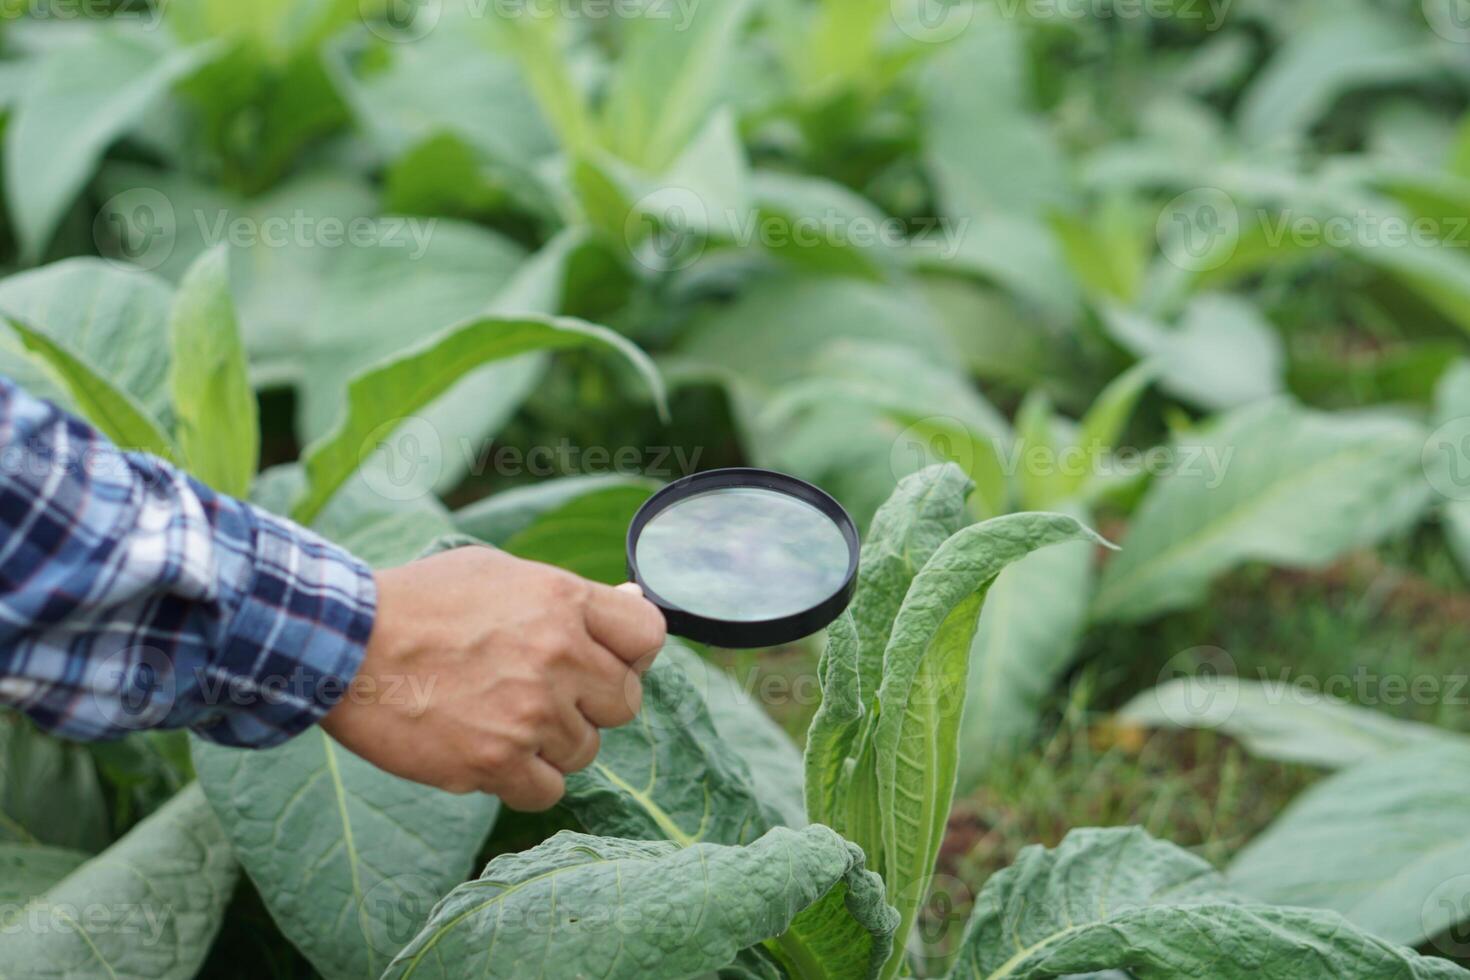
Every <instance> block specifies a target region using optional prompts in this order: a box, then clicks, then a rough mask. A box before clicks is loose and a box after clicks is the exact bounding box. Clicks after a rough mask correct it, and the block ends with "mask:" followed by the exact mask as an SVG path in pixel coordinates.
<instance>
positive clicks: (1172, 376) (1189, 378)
mask: <svg viewBox="0 0 1470 980" xmlns="http://www.w3.org/2000/svg"><path fill="white" fill-rule="evenodd" d="M1103 324H1104V326H1106V327H1107V328H1108V330H1109V332H1110V333H1111V334H1112V335H1113V338H1114V339H1115V340H1117V341H1118V342H1119V343H1120V344H1122V345H1123V346H1124V347H1126V348H1128V349H1129V350H1131V351H1132V352H1133V353H1134V354H1135V355H1137V356H1138V357H1141V358H1152V359H1154V360H1155V361H1156V363H1157V369H1158V376H1159V383H1160V385H1161V386H1162V387H1163V388H1164V390H1165V391H1167V392H1169V393H1170V394H1172V395H1174V396H1175V397H1177V398H1180V399H1182V400H1184V401H1186V402H1188V403H1190V404H1192V405H1197V406H1199V407H1200V408H1204V409H1209V410H1224V409H1230V408H1236V407H1238V406H1241V405H1247V404H1250V403H1251V402H1254V401H1258V400H1260V399H1263V398H1269V397H1270V396H1272V395H1278V394H1280V393H1281V392H1282V390H1283V389H1284V387H1285V380H1284V378H1285V370H1286V354H1285V351H1284V350H1283V348H1282V344H1281V339H1280V338H1279V337H1277V335H1276V333H1275V331H1274V330H1273V329H1272V328H1271V325H1270V324H1269V323H1267V322H1266V320H1265V318H1264V317H1262V316H1261V314H1260V311H1259V310H1257V309H1256V307H1255V306H1254V304H1252V303H1250V302H1248V301H1245V300H1241V299H1237V298H1234V297H1228V296H1219V295H1204V296H1197V297H1195V298H1194V299H1193V300H1192V301H1191V302H1190V304H1189V308H1188V309H1187V310H1186V311H1185V314H1184V318H1183V320H1182V322H1181V323H1180V324H1179V326H1177V327H1174V328H1169V327H1165V326H1162V325H1161V324H1158V323H1154V322H1153V321H1151V320H1149V319H1148V318H1147V317H1146V316H1145V315H1144V314H1141V313H1138V312H1135V311H1132V310H1123V309H1119V308H1105V309H1104V310H1103Z"/></svg>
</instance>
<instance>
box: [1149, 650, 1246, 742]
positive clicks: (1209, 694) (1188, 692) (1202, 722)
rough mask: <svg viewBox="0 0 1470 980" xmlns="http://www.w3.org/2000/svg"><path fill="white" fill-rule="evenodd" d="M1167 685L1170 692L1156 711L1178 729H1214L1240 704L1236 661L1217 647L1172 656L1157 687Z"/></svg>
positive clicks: (1182, 651) (1227, 652)
mask: <svg viewBox="0 0 1470 980" xmlns="http://www.w3.org/2000/svg"><path fill="white" fill-rule="evenodd" d="M1166 684H1167V685H1170V687H1171V689H1170V692H1168V693H1167V694H1166V695H1165V696H1164V697H1162V698H1160V700H1159V710H1160V711H1161V712H1162V713H1163V715H1164V717H1165V718H1167V719H1169V721H1170V722H1171V723H1173V724H1174V725H1177V726H1178V727H1180V728H1214V727H1217V726H1219V725H1221V724H1223V723H1224V722H1225V721H1227V720H1228V719H1229V718H1230V717H1231V716H1232V715H1234V714H1235V708H1236V706H1237V705H1238V704H1239V703H1240V684H1239V682H1238V679H1237V676H1236V667H1235V658H1234V657H1232V656H1230V653H1229V651H1226V650H1222V649H1221V648H1219V647H1208V646H1206V647H1191V648H1189V649H1188V650H1181V651H1179V652H1178V653H1176V654H1174V656H1172V657H1170V658H1169V662H1168V663H1166V664H1165V665H1164V669H1163V670H1161V671H1159V679H1158V686H1159V687H1163V686H1164V685H1166ZM1176 689H1177V692H1178V696H1177V697H1175V696H1174V691H1175V690H1176Z"/></svg>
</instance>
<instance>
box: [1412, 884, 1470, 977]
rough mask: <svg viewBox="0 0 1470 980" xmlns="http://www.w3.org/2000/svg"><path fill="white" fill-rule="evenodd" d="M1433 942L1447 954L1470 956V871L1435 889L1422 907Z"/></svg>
mask: <svg viewBox="0 0 1470 980" xmlns="http://www.w3.org/2000/svg"><path fill="white" fill-rule="evenodd" d="M1419 922H1420V925H1421V926H1422V928H1423V934H1424V935H1426V936H1432V937H1433V938H1432V939H1430V941H1429V945H1430V946H1432V947H1434V948H1435V949H1436V950H1438V951H1439V952H1441V953H1443V954H1444V955H1445V956H1453V957H1457V958H1461V959H1463V958H1465V957H1470V875H1457V876H1456V877H1454V878H1449V879H1447V880H1446V881H1444V882H1442V883H1441V884H1440V885H1438V886H1437V887H1435V888H1434V889H1432V890H1431V891H1430V893H1429V897H1428V898H1426V899H1425V900H1424V905H1423V907H1422V908H1421V909H1420V911H1419Z"/></svg>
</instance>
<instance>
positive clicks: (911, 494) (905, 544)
mask: <svg viewBox="0 0 1470 980" xmlns="http://www.w3.org/2000/svg"><path fill="white" fill-rule="evenodd" d="M972 487H973V484H972V483H971V482H970V480H969V478H968V477H967V476H966V475H965V474H964V472H963V471H961V470H960V468H959V467H957V466H954V465H951V464H939V465H936V466H930V467H927V468H925V469H923V470H920V471H919V472H918V473H915V474H914V475H913V476H910V477H906V478H905V479H904V480H903V481H902V482H900V483H899V485H898V487H897V489H895V490H894V491H893V496H891V497H889V498H888V502H887V503H886V504H884V505H883V506H882V507H881V508H880V509H879V510H878V513H877V515H876V516H875V517H874V518H873V523H872V526H871V527H870V528H869V529H868V535H867V538H866V540H865V541H864V542H863V551H862V557H861V560H860V561H859V563H858V585H857V591H856V593H855V594H854V596H853V603H852V615H853V620H854V624H855V626H856V627H857V633H858V643H859V649H860V651H861V652H860V653H859V655H858V671H857V673H858V683H859V686H860V688H861V690H862V692H863V693H862V697H863V701H864V702H865V703H867V704H870V705H871V704H872V703H874V702H875V701H876V699H877V697H878V685H879V684H880V682H881V681H882V680H883V653H884V651H885V650H886V649H887V648H888V638H889V635H890V632H891V631H892V629H893V622H894V619H895V618H896V617H897V616H898V611H899V609H900V608H901V607H902V606H903V603H904V598H905V597H906V596H907V595H908V591H909V585H910V583H912V582H913V580H914V576H915V575H918V574H919V570H920V569H921V568H923V567H924V566H925V565H926V564H927V563H928V561H929V559H930V558H931V557H932V556H933V555H934V553H935V552H936V551H938V550H939V548H940V546H941V545H943V544H944V542H946V541H948V540H949V539H950V537H952V536H953V535H954V534H956V533H958V532H959V531H960V529H961V528H963V527H965V525H967V524H969V523H970V517H969V513H968V511H967V510H966V508H965V498H966V497H968V496H969V494H970V490H971V488H972Z"/></svg>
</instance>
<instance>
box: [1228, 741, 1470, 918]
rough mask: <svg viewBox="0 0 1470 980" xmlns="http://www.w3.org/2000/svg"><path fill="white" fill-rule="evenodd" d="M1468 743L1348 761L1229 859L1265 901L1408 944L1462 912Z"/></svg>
mask: <svg viewBox="0 0 1470 980" xmlns="http://www.w3.org/2000/svg"><path fill="white" fill-rule="evenodd" d="M1467 777H1470V743H1467V742H1465V741H1463V740H1459V739H1457V740H1455V741H1454V742H1441V743H1439V744H1428V745H1423V746H1420V747H1417V748H1412V749H1407V750H1404V751H1401V752H1396V753H1392V754H1389V755H1385V756H1382V757H1380V758H1376V759H1373V760H1371V761H1369V762H1365V763H1363V764H1362V765H1359V766H1354V767H1352V768H1349V769H1346V770H1344V771H1343V772H1341V773H1338V774H1337V775H1335V776H1333V777H1332V778H1330V779H1328V780H1326V781H1324V782H1321V783H1318V784H1317V785H1315V786H1313V787H1312V788H1311V789H1309V790H1308V791H1307V792H1306V793H1305V794H1304V795H1303V796H1302V797H1301V798H1299V799H1298V800H1296V801H1295V802H1294V803H1292V805H1291V806H1290V807H1288V808H1287V810H1286V812H1285V813H1283V814H1282V815H1281V816H1280V817H1278V818H1277V820H1276V822H1275V823H1273V824H1272V825H1271V826H1270V827H1269V828H1268V829H1267V830H1266V832H1265V833H1263V834H1262V835H1261V836H1260V837H1257V838H1256V839H1255V840H1254V841H1252V842H1251V843H1250V844H1249V845H1248V846H1247V847H1246V849H1245V850H1244V851H1242V852H1241V853H1240V854H1239V855H1238V856H1237V857H1236V859H1235V861H1234V862H1232V864H1231V865H1230V868H1229V871H1228V872H1227V877H1228V878H1229V880H1230V883H1231V885H1232V886H1233V887H1235V888H1236V889H1237V890H1239V891H1241V892H1243V893H1244V894H1246V895H1250V896H1251V897H1252V898H1256V899H1259V900H1260V901H1263V902H1272V903H1277V904H1282V905H1309V906H1311V907H1313V908H1323V909H1332V910H1333V911H1336V912H1341V913H1342V914H1343V915H1344V916H1346V917H1347V918H1348V919H1350V920H1351V921H1352V922H1353V923H1355V924H1356V925H1358V926H1361V927H1362V928H1363V929H1364V930H1366V931H1368V932H1371V933H1373V934H1374V935H1375V936H1382V937H1383V938H1385V939H1390V940H1393V941H1394V942H1399V943H1404V944H1406V945H1410V946H1416V945H1418V944H1420V943H1422V942H1424V941H1426V940H1428V939H1431V938H1433V937H1434V936H1436V935H1438V934H1439V933H1440V932H1442V931H1444V930H1445V929H1448V928H1450V927H1451V926H1456V925H1459V924H1460V923H1461V922H1463V921H1465V920H1466V919H1467V918H1470V835H1467V834H1466V832H1465V828H1466V819H1467V817H1470V779H1467Z"/></svg>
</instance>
